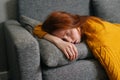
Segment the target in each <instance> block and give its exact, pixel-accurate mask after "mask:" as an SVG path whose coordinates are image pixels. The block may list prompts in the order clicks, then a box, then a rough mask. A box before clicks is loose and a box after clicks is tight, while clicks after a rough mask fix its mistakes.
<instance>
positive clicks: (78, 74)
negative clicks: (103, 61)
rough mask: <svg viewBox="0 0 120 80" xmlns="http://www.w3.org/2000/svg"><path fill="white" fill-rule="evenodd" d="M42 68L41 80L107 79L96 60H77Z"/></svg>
mask: <svg viewBox="0 0 120 80" xmlns="http://www.w3.org/2000/svg"><path fill="white" fill-rule="evenodd" d="M42 69H43V80H108V78H107V75H106V73H105V71H104V69H103V68H102V66H101V65H100V63H99V62H98V61H96V60H92V59H91V60H79V61H77V62H75V63H72V64H70V65H65V66H61V67H57V68H46V67H44V66H43V67H42Z"/></svg>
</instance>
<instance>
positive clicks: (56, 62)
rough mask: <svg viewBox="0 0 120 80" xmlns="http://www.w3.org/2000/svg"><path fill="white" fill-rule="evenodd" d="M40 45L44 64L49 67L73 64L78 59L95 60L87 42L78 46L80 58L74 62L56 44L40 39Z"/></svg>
mask: <svg viewBox="0 0 120 80" xmlns="http://www.w3.org/2000/svg"><path fill="white" fill-rule="evenodd" d="M39 45H40V54H41V59H42V62H43V63H44V64H45V65H46V66H48V67H58V66H63V65H66V64H70V63H73V62H75V61H76V60H78V59H85V58H90V57H91V58H93V56H92V54H91V52H90V50H89V48H88V47H87V45H86V44H85V42H82V43H80V44H77V45H76V47H77V49H78V58H77V59H76V60H74V61H70V60H68V59H67V58H66V57H65V55H64V54H63V53H62V52H61V51H60V50H59V49H58V48H57V47H56V46H55V45H54V44H52V43H51V42H49V41H47V40H44V39H39Z"/></svg>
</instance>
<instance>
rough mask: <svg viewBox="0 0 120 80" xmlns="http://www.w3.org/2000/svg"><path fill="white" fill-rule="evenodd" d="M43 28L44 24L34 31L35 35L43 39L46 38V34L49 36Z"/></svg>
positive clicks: (36, 27)
mask: <svg viewBox="0 0 120 80" xmlns="http://www.w3.org/2000/svg"><path fill="white" fill-rule="evenodd" d="M41 26H42V24H40V25H37V26H35V27H34V29H33V34H34V35H36V36H37V37H39V38H43V37H44V36H45V34H47V32H45V31H43V30H42V29H41Z"/></svg>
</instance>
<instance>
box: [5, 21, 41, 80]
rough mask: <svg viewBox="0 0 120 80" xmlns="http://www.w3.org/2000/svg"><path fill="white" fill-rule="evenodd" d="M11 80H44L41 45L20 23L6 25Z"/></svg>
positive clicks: (8, 22)
mask: <svg viewBox="0 0 120 80" xmlns="http://www.w3.org/2000/svg"><path fill="white" fill-rule="evenodd" d="M4 30H5V35H6V36H5V41H6V48H7V50H6V51H7V56H8V66H9V72H10V76H9V77H10V79H11V80H42V74H41V68H40V67H41V65H40V57H39V56H40V53H39V44H38V42H37V40H36V39H35V38H34V37H33V36H32V35H31V34H30V33H29V32H28V31H26V30H25V29H24V28H23V27H22V26H21V24H20V23H19V22H17V21H15V20H14V21H13V20H10V21H7V22H5V23H4Z"/></svg>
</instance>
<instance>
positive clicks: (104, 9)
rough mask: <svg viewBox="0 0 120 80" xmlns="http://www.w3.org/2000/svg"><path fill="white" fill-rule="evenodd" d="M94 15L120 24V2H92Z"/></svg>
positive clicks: (100, 0) (98, 0)
mask: <svg viewBox="0 0 120 80" xmlns="http://www.w3.org/2000/svg"><path fill="white" fill-rule="evenodd" d="M92 5H93V9H94V15H95V16H98V17H101V18H103V19H105V20H107V21H110V22H115V23H120V0H92Z"/></svg>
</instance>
